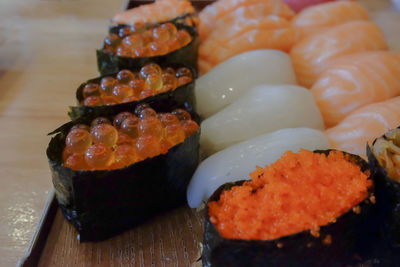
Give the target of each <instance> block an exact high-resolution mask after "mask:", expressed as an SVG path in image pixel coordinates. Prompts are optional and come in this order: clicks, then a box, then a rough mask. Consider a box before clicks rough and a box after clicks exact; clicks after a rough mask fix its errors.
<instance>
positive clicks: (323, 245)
mask: <svg viewBox="0 0 400 267" xmlns="http://www.w3.org/2000/svg"><path fill="white" fill-rule="evenodd" d="M330 151H331V150H324V151H315V152H316V153H324V154H328V153H329V152H330ZM345 154H347V153H345ZM348 155H349V156H350V159H351V160H352V161H353V162H354V163H356V164H357V165H358V166H359V167H360V168H361V171H363V172H365V171H367V170H368V164H367V163H366V162H365V161H364V160H363V159H361V158H360V157H358V156H356V155H352V154H348ZM368 179H369V178H368ZM244 182H245V181H244V180H242V181H238V182H234V183H227V184H224V185H222V186H221V187H220V188H218V189H217V190H216V191H215V192H214V194H213V195H212V196H211V198H210V199H209V201H208V203H210V202H212V201H218V200H219V198H220V195H221V193H222V192H223V191H225V190H228V189H230V188H232V187H233V186H240V185H242V184H243V183H244ZM372 190H373V188H370V189H369V191H368V192H369V195H368V196H367V197H366V198H365V199H364V200H363V201H361V202H360V203H359V204H358V205H356V207H359V209H358V208H357V212H355V211H354V208H353V209H350V210H349V211H348V212H346V213H344V214H342V215H341V216H340V217H338V218H337V220H336V222H334V223H329V224H328V225H325V226H321V227H320V229H319V236H318V237H316V236H315V235H312V234H311V233H310V231H302V232H298V233H296V234H293V235H287V236H283V237H280V238H277V239H274V240H266V241H263V240H243V239H229V238H224V237H223V236H222V235H221V234H220V233H219V231H218V230H217V228H216V227H215V225H214V224H213V223H212V222H211V220H210V217H209V206H208V205H207V211H206V217H205V227H204V228H205V231H204V240H203V253H202V261H203V266H348V265H357V264H361V263H363V262H365V260H368V259H366V258H364V259H363V258H362V257H361V255H362V254H363V253H362V252H363V249H364V247H363V246H365V245H366V244H363V242H365V241H367V240H366V238H365V237H364V234H365V231H366V227H368V226H367V223H365V220H366V219H368V217H369V213H370V212H371V208H372V207H373V206H374V205H373V204H372V202H373V201H372V202H371V200H370V197H371V196H372ZM208 203H207V204H208ZM367 266H368V265H367Z"/></svg>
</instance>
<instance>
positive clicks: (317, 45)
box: [290, 21, 388, 88]
mask: <svg viewBox="0 0 400 267" xmlns="http://www.w3.org/2000/svg"><path fill="white" fill-rule="evenodd" d="M387 48H388V46H387V44H386V41H385V40H384V36H383V32H382V31H381V29H380V28H379V27H378V26H377V25H376V24H374V23H372V22H368V21H352V22H348V23H344V24H341V25H338V26H335V27H332V28H331V29H329V30H328V31H326V32H324V33H321V34H317V35H312V36H310V37H307V38H305V39H303V40H301V41H300V42H298V43H296V44H295V45H294V46H293V48H292V50H291V52H290V56H291V58H292V61H293V66H294V69H295V72H296V76H297V80H298V82H299V84H300V85H302V86H304V87H307V88H310V87H311V86H312V85H313V84H314V82H315V81H316V79H317V76H318V74H320V73H321V72H322V71H323V70H324V69H325V68H326V67H327V65H329V61H331V60H332V59H334V58H337V57H339V56H343V55H349V54H353V53H357V52H364V51H373V50H387Z"/></svg>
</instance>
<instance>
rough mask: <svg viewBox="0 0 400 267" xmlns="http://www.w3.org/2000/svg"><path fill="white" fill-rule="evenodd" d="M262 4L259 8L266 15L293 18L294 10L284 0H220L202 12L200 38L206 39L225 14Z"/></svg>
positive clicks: (200, 15)
mask: <svg viewBox="0 0 400 267" xmlns="http://www.w3.org/2000/svg"><path fill="white" fill-rule="evenodd" d="M254 4H256V5H257V4H260V5H262V6H259V9H260V10H262V11H263V12H264V15H276V16H280V17H283V18H286V19H291V18H292V17H293V16H294V12H293V11H292V10H291V9H290V8H289V7H288V6H287V5H286V4H285V3H283V2H282V0H268V1H265V0H218V1H216V2H215V3H213V4H211V5H208V6H207V7H206V8H204V9H203V10H202V11H201V12H200V14H199V18H200V25H199V35H200V40H201V41H202V40H204V39H206V38H207V37H208V35H209V34H210V33H211V32H212V31H213V30H214V28H215V24H216V23H217V21H218V20H220V19H221V18H223V17H224V16H225V15H229V14H230V13H233V12H234V11H235V10H236V8H239V7H249V6H252V5H254Z"/></svg>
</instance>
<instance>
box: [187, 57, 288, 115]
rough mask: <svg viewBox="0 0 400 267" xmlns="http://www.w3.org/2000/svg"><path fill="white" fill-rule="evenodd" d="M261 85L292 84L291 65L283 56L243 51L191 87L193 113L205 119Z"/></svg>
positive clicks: (203, 76)
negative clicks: (192, 91)
mask: <svg viewBox="0 0 400 267" xmlns="http://www.w3.org/2000/svg"><path fill="white" fill-rule="evenodd" d="M282 70H285V71H282ZM232 73H238V74H239V73H240V75H232ZM261 84H296V76H295V74H294V70H293V67H292V62H291V60H290V57H289V56H288V55H287V54H286V53H283V52H281V51H277V50H267V49H261V50H254V51H247V52H244V53H241V54H239V55H236V56H233V57H231V58H229V59H227V60H226V61H224V62H222V63H221V64H219V65H218V66H216V67H215V68H213V69H212V70H211V71H210V72H208V73H206V74H205V75H202V76H201V77H200V78H198V79H197V80H196V86H195V97H196V108H197V112H198V113H199V115H200V116H201V117H202V118H208V117H209V116H211V115H213V114H214V113H216V112H218V111H219V110H221V109H222V108H224V107H225V106H227V105H229V104H231V103H232V102H233V101H235V100H236V99H238V98H239V97H240V96H241V95H242V94H243V93H245V92H246V91H247V90H249V89H250V88H252V87H254V86H256V85H261Z"/></svg>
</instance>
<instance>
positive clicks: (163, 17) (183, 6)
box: [111, 0, 194, 24]
mask: <svg viewBox="0 0 400 267" xmlns="http://www.w3.org/2000/svg"><path fill="white" fill-rule="evenodd" d="M185 14H194V8H193V6H192V4H191V2H190V1H187V0H157V1H156V2H154V3H152V4H147V5H140V6H138V7H136V8H132V9H129V10H127V11H124V12H120V13H118V14H116V15H115V16H114V18H112V20H111V22H112V24H135V23H138V22H139V23H156V22H166V21H169V20H171V19H174V18H177V17H179V16H182V15H185Z"/></svg>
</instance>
